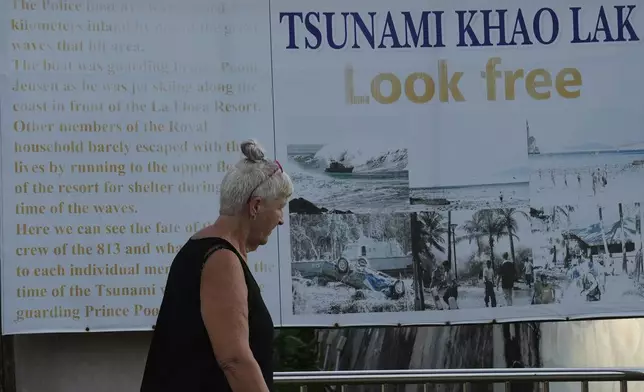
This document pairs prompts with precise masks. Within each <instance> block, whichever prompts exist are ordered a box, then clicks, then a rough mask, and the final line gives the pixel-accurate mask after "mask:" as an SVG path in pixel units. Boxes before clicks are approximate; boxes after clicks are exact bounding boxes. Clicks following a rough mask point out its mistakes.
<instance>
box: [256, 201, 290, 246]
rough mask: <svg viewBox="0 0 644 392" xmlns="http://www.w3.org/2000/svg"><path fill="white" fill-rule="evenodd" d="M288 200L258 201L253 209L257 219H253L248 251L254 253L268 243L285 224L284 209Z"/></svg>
mask: <svg viewBox="0 0 644 392" xmlns="http://www.w3.org/2000/svg"><path fill="white" fill-rule="evenodd" d="M286 202H287V200H286V199H281V200H257V201H256V203H257V204H256V205H255V206H252V207H251V209H252V210H254V211H256V212H255V218H253V219H251V221H250V224H251V227H250V237H249V239H248V242H249V243H248V248H249V249H248V250H249V251H253V250H255V249H257V248H258V247H260V246H262V245H266V244H267V243H268V237H270V235H271V233H272V232H273V230H274V229H275V228H276V227H277V226H278V225H281V224H283V223H284V207H286Z"/></svg>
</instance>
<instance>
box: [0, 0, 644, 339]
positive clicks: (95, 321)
mask: <svg viewBox="0 0 644 392" xmlns="http://www.w3.org/2000/svg"><path fill="white" fill-rule="evenodd" d="M2 7H4V9H3V12H2V15H3V16H6V19H5V21H6V23H4V24H3V28H2V30H0V31H2V33H1V37H2V43H3V46H2V49H1V50H3V51H4V53H6V54H7V55H6V61H5V62H4V63H3V64H2V66H1V67H2V68H0V73H1V74H3V75H4V76H3V83H2V86H3V87H2V92H1V94H2V95H1V97H2V101H1V111H0V115H1V117H0V119H1V120H0V121H1V131H2V133H1V136H2V162H1V164H2V183H1V184H2V262H3V264H2V295H3V333H9V334H13V333H32V332H58V331H105V330H145V329H151V328H152V327H153V325H154V322H155V317H156V313H157V312H158V306H159V304H160V301H161V297H162V295H163V289H164V287H163V286H164V284H165V279H166V277H167V272H168V268H169V265H170V263H171V261H172V258H173V256H174V254H176V253H177V252H178V250H179V249H180V248H181V246H182V245H183V243H184V242H185V241H186V240H187V238H188V237H189V236H190V235H191V233H193V232H195V231H197V230H199V229H200V228H201V227H203V226H205V225H208V224H209V223H211V222H213V221H214V220H215V219H216V217H217V211H218V208H217V203H218V184H219V182H220V181H221V179H222V177H223V175H224V173H225V172H226V170H227V168H228V167H229V165H231V164H234V163H235V162H236V161H237V160H238V159H239V158H240V153H239V143H240V141H242V140H244V139H247V138H251V137H252V138H256V139H258V140H259V141H260V142H261V143H263V144H264V146H265V147H268V150H269V151H268V152H269V155H270V156H274V157H275V158H277V159H278V160H280V162H282V163H283V164H284V167H285V170H286V171H288V172H289V173H290V174H291V176H292V178H293V181H294V185H295V194H294V195H293V200H291V202H290V203H289V207H288V219H287V222H286V224H285V225H284V226H282V227H280V228H279V230H278V231H277V232H276V233H274V235H273V238H272V239H271V241H270V242H269V245H267V246H265V247H263V248H262V249H260V250H259V251H258V252H257V253H256V254H253V255H252V256H251V258H250V260H249V263H250V264H251V269H252V270H253V271H254V273H255V274H256V278H257V279H258V281H259V282H260V284H261V285H262V289H263V292H264V298H265V300H266V301H267V305H268V306H269V309H270V310H271V313H272V315H273V318H274V321H275V324H276V325H283V326H296V325H310V326H330V325H336V324H337V325H397V324H419V325H420V324H427V325H429V324H445V323H452V324H455V323H489V322H493V321H511V320H546V319H548V320H550V319H573V318H597V317H623V316H634V315H642V314H644V297H643V294H642V292H643V287H642V283H640V282H641V281H642V280H644V277H641V275H642V230H641V221H642V212H643V211H642V208H641V203H642V202H644V129H643V128H642V125H641V124H643V123H644V121H643V120H644V112H643V111H642V100H641V99H639V95H640V92H641V91H642V89H643V88H644V81H641V80H640V78H638V77H637V75H639V73H640V72H639V64H641V62H642V60H644V51H643V50H642V49H644V48H643V47H642V43H641V40H640V37H641V35H642V34H644V32H642V25H643V24H644V20H643V16H642V13H641V12H640V10H639V8H638V6H637V5H635V4H622V3H619V2H614V1H613V2H605V1H598V0H597V1H591V2H584V4H582V3H579V4H577V3H573V4H569V5H562V4H558V3H554V2H553V3H544V4H538V5H537V4H532V3H530V2H525V1H519V2H516V3H514V4H513V5H512V6H511V7H510V6H508V5H506V4H502V3H498V2H494V1H492V2H488V3H486V4H482V3H481V2H476V3H475V2H473V1H465V0H463V1H457V2H449V3H448V2H439V3H436V4H433V5H432V6H431V7H429V6H428V5H427V4H426V3H423V2H420V1H416V0H406V1H404V2H400V3H397V4H396V5H392V4H390V3H388V2H371V3H370V4H368V5H362V4H348V3H346V2H340V1H336V0H333V1H330V2H325V3H324V4H321V3H319V2H312V1H305V2H301V1H300V2H294V1H291V0H271V1H270V2H269V1H259V0H244V1H236V2H234V3H225V2H220V3H205V2H201V1H197V0H190V1H182V2H179V1H176V0H172V1H170V0H167V1H162V2H153V3H147V2H125V1H120V0H113V1H111V2H109V3H94V2H86V3H49V2H44V3H43V2H33V1H29V0H25V1H20V2H13V3H7V4H4V5H3V6H2Z"/></svg>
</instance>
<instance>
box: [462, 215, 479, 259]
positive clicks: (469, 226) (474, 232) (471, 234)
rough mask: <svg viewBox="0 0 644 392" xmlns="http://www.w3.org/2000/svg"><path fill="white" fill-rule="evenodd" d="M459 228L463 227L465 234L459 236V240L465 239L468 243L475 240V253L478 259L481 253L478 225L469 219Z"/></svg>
mask: <svg viewBox="0 0 644 392" xmlns="http://www.w3.org/2000/svg"><path fill="white" fill-rule="evenodd" d="M461 229H463V232H465V235H463V236H461V237H460V238H459V240H460V241H463V240H467V242H468V243H470V244H471V243H472V241H475V242H476V255H477V256H478V258H479V259H480V258H481V255H482V254H483V242H482V241H481V240H482V238H483V236H482V235H481V232H480V227H479V225H478V224H477V223H476V222H473V221H471V220H469V221H466V222H465V223H464V224H463V226H462V227H461Z"/></svg>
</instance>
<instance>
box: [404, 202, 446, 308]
mask: <svg viewBox="0 0 644 392" xmlns="http://www.w3.org/2000/svg"><path fill="white" fill-rule="evenodd" d="M445 234H447V227H446V226H445V221H444V217H443V215H441V214H439V213H438V212H435V211H430V212H419V213H412V216H411V235H412V249H414V252H413V257H414V271H415V273H416V274H415V275H416V276H417V279H416V292H417V293H418V294H417V295H416V300H417V301H418V302H417V304H416V310H423V309H424V307H425V299H424V297H425V296H424V293H423V282H422V273H421V272H422V271H423V270H426V268H424V266H423V259H425V260H427V261H428V263H429V266H430V268H429V270H431V269H432V268H433V266H434V265H435V264H436V258H435V256H434V254H433V253H432V249H436V250H437V251H439V252H444V251H445V245H444V244H445Z"/></svg>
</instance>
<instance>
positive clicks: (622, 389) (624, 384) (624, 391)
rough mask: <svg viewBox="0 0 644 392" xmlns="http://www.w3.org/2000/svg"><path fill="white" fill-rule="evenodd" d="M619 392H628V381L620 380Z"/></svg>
mask: <svg viewBox="0 0 644 392" xmlns="http://www.w3.org/2000/svg"><path fill="white" fill-rule="evenodd" d="M619 392H628V381H626V380H622V381H620V382H619Z"/></svg>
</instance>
